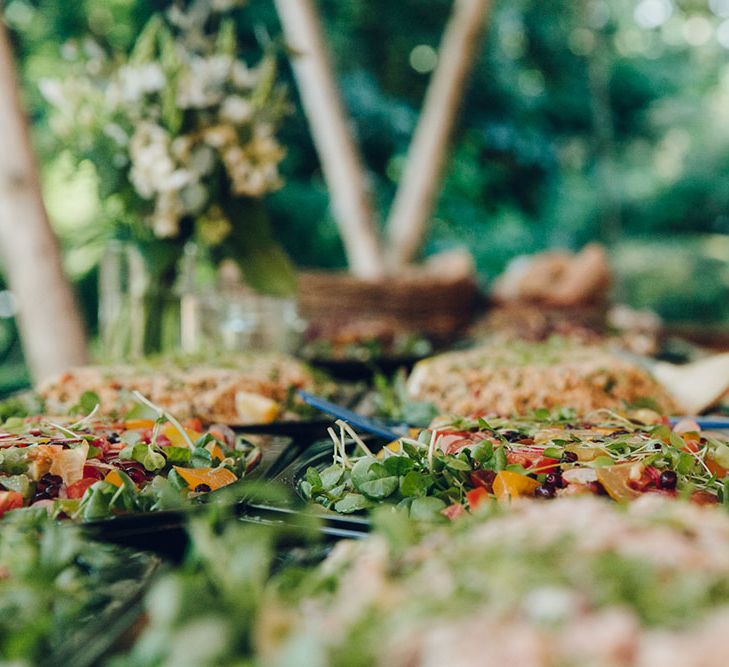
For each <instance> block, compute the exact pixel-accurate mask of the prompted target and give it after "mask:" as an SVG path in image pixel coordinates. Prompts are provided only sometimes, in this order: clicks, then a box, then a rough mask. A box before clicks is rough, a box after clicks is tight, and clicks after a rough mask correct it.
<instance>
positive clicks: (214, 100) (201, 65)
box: [177, 56, 233, 109]
mask: <svg viewBox="0 0 729 667" xmlns="http://www.w3.org/2000/svg"><path fill="white" fill-rule="evenodd" d="M187 64H188V67H187V68H186V69H185V70H184V71H183V73H182V75H181V77H180V82H179V86H178V89H177V103H178V104H179V105H180V107H182V108H183V109H206V108H208V107H212V106H214V105H216V104H219V103H220V101H221V100H222V99H223V95H224V87H225V83H226V81H227V80H228V76H229V74H230V71H231V67H232V65H233V61H232V59H231V58H230V57H229V56H212V57H210V58H201V57H200V56H192V57H191V58H190V59H189V61H188V63H187Z"/></svg>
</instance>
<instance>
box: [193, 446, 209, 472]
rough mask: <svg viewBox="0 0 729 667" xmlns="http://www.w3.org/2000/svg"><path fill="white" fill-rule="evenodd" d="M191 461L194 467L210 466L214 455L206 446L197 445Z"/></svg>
mask: <svg viewBox="0 0 729 667" xmlns="http://www.w3.org/2000/svg"><path fill="white" fill-rule="evenodd" d="M190 463H192V467H193V468H209V467H211V466H212V464H213V456H212V454H211V453H210V452H209V451H208V450H207V449H205V447H196V448H195V449H194V450H193V452H192V456H191V457H190Z"/></svg>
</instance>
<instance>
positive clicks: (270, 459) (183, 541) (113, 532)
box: [75, 436, 305, 562]
mask: <svg viewBox="0 0 729 667" xmlns="http://www.w3.org/2000/svg"><path fill="white" fill-rule="evenodd" d="M260 446H261V452H262V457H261V461H260V462H259V463H258V465H257V466H256V467H255V468H254V469H253V470H252V471H251V472H250V473H249V474H248V475H246V477H245V478H244V479H242V480H240V481H239V482H236V483H235V484H231V485H230V486H227V487H224V488H223V489H219V490H218V491H214V492H212V493H211V494H209V496H208V502H214V501H215V500H216V499H217V498H219V497H220V496H221V495H234V490H235V488H236V487H241V486H242V485H244V484H246V483H247V482H251V481H255V480H257V481H264V482H265V481H266V480H269V479H271V477H272V476H273V475H275V474H277V473H278V471H279V470H280V469H282V468H284V467H285V466H286V465H287V464H288V461H289V460H290V459H292V458H295V457H296V456H297V455H298V453H299V452H300V451H301V448H302V447H304V446H305V443H300V442H298V441H296V440H293V439H292V438H287V437H274V436H266V439H265V441H264V442H262V443H261V445H260ZM222 492H224V493H222ZM240 496H241V498H240V503H243V502H244V500H245V492H244V491H241V494H240ZM206 504H207V503H206V502H197V503H195V502H192V503H190V504H189V505H187V506H185V507H183V508H180V509H175V510H160V511H156V512H143V513H141V512H140V513H136V514H123V515H120V516H117V517H113V518H109V519H100V520H98V521H86V522H83V523H79V524H75V525H78V526H79V527H80V528H81V530H82V531H83V532H84V534H85V535H86V536H88V537H89V538H91V539H95V540H98V541H101V542H108V543H111V544H118V545H122V546H127V547H130V548H133V549H138V550H142V551H150V552H152V553H155V554H157V555H158V556H161V557H163V558H165V559H167V560H171V561H173V562H180V561H181V560H182V559H183V557H184V555H185V552H186V551H187V546H188V538H187V533H186V531H185V524H186V523H187V521H188V520H189V519H190V518H191V517H193V516H195V514H197V513H200V512H202V511H204V509H205V505H206Z"/></svg>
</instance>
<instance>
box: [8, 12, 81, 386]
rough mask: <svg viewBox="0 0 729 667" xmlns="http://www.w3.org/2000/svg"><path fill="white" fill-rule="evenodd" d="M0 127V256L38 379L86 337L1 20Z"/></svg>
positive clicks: (76, 357)
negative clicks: (44, 193) (47, 205)
mask: <svg viewBox="0 0 729 667" xmlns="http://www.w3.org/2000/svg"><path fill="white" fill-rule="evenodd" d="M0 128H2V134H3V148H2V150H1V151H0V256H1V259H2V263H3V268H4V271H5V274H6V276H7V281H8V284H9V286H10V289H11V290H12V292H13V294H14V295H15V297H16V298H17V301H18V326H19V328H20V332H21V336H22V341H23V348H24V351H25V357H26V362H27V364H28V366H29V368H30V371H31V374H32V376H33V378H34V380H35V381H38V380H42V379H43V378H46V377H48V376H50V375H52V374H54V373H58V372H61V371H63V370H65V369H67V368H68V367H70V366H73V365H75V364H80V363H83V362H85V361H86V359H87V349H86V336H85V333H84V329H83V326H82V323H81V317H80V315H79V312H78V308H77V305H76V302H75V300H74V296H73V293H72V291H71V287H70V285H69V283H68V281H67V280H66V278H65V276H64V274H63V269H62V267H61V257H60V253H59V248H58V243H57V240H56V238H55V236H54V234H53V231H52V230H51V227H50V224H49V223H48V217H47V215H46V211H45V208H44V206H43V200H42V198H41V191H40V182H39V179H38V173H37V169H36V165H35V162H34V160H33V154H32V149H31V144H30V135H29V132H28V127H27V123H26V119H25V116H24V114H23V111H22V109H21V104H20V97H19V91H18V84H17V80H16V77H15V63H14V60H13V56H12V51H11V47H10V43H9V39H8V33H7V30H6V28H5V25H4V24H3V22H2V21H1V20H0Z"/></svg>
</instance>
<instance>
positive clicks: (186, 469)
mask: <svg viewBox="0 0 729 667" xmlns="http://www.w3.org/2000/svg"><path fill="white" fill-rule="evenodd" d="M83 399H84V400H83V403H84V405H83V406H80V407H82V408H85V409H88V410H89V412H88V414H87V415H86V416H85V417H81V418H79V419H73V418H68V417H64V418H52V417H41V416H33V417H10V418H8V419H6V420H5V421H3V422H1V423H0V516H2V515H3V514H5V513H6V512H9V511H11V510H16V509H18V508H22V507H36V508H40V507H43V508H45V509H46V510H47V511H48V512H49V513H50V514H51V515H52V516H54V517H61V518H67V517H68V518H72V519H79V520H83V521H90V520H95V519H107V518H110V517H113V516H117V515H119V514H125V513H132V512H147V511H152V510H157V509H164V508H174V507H179V506H181V504H184V503H185V502H186V501H188V500H191V499H197V498H202V497H205V496H206V495H207V494H208V493H210V492H211V491H215V490H217V489H219V488H222V487H224V486H228V485H230V484H233V483H234V482H237V481H238V480H240V479H241V478H243V477H244V476H245V475H246V474H247V473H248V472H249V471H250V470H251V469H252V468H253V467H254V466H255V465H256V464H257V463H258V461H259V460H260V457H261V451H260V449H259V448H258V447H257V446H255V445H254V444H253V443H251V442H250V441H248V440H246V439H244V438H242V437H240V436H237V435H236V434H235V433H234V432H233V431H232V430H231V429H230V428H228V427H227V426H224V425H214V426H212V427H210V428H208V429H203V427H202V425H201V424H200V422H199V421H196V420H188V421H187V422H186V423H185V424H184V425H183V424H181V423H180V422H179V421H177V420H176V419H175V418H174V416H172V415H171V414H169V413H168V412H166V411H164V410H161V409H158V408H156V407H155V406H153V405H152V404H150V403H149V402H148V401H147V400H146V399H145V398H144V397H143V396H141V395H139V396H138V400H139V404H138V407H137V408H136V409H135V410H134V411H133V412H132V413H131V414H128V415H127V416H126V418H124V419H120V420H115V421H111V420H99V419H96V418H95V414H96V411H97V406H98V401H97V400H96V397H94V396H93V395H84V397H83Z"/></svg>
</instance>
